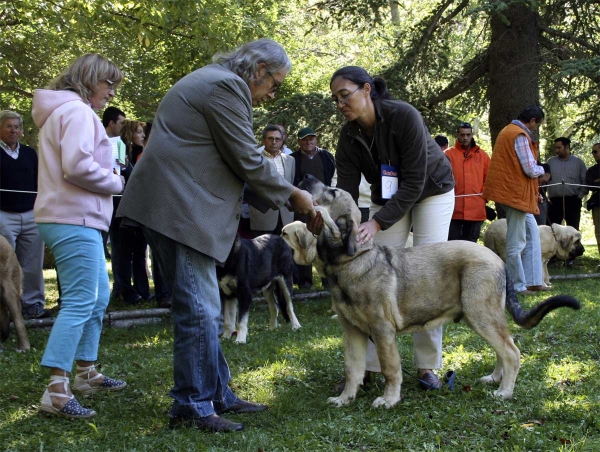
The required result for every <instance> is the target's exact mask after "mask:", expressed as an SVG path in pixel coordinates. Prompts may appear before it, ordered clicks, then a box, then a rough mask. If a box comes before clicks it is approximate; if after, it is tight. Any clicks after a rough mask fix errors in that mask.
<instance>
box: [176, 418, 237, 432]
mask: <svg viewBox="0 0 600 452" xmlns="http://www.w3.org/2000/svg"><path fill="white" fill-rule="evenodd" d="M190 427H191V428H197V429H198V430H204V431H207V432H224V433H227V432H239V431H240V430H243V429H244V425H243V424H239V423H237V422H232V421H230V420H229V419H225V418H224V417H220V416H217V415H216V414H211V415H210V416H206V417H181V416H177V417H172V418H171V419H170V420H169V428H170V429H178V428H190Z"/></svg>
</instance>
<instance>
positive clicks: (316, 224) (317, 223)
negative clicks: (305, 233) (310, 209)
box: [306, 212, 323, 235]
mask: <svg viewBox="0 0 600 452" xmlns="http://www.w3.org/2000/svg"><path fill="white" fill-rule="evenodd" d="M306 229H308V230H309V231H310V232H312V234H313V235H319V234H320V233H321V231H322V230H323V217H322V216H321V212H317V214H316V215H315V216H314V217H312V218H311V219H310V220H308V222H307V223H306Z"/></svg>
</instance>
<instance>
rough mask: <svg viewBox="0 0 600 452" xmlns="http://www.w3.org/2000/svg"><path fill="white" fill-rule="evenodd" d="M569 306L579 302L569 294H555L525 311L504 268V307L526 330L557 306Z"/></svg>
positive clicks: (576, 304) (572, 306) (575, 306)
mask: <svg viewBox="0 0 600 452" xmlns="http://www.w3.org/2000/svg"><path fill="white" fill-rule="evenodd" d="M562 307H569V308H571V309H579V308H580V307H581V305H580V304H579V302H578V301H577V300H576V299H575V298H573V297H570V296H569V295H556V296H554V297H550V298H546V299H545V300H544V301H542V302H541V303H539V304H537V305H535V306H534V307H533V308H531V309H530V310H529V311H525V310H524V309H523V307H522V306H521V305H520V304H519V300H518V299H517V292H516V291H515V288H514V286H513V282H512V278H511V277H510V272H509V271H508V267H507V268H506V308H507V309H508V312H510V315H511V316H512V318H513V319H514V321H515V323H516V324H517V325H519V326H520V327H522V328H525V329H526V330H530V329H531V328H533V327H534V326H536V325H537V324H538V323H540V322H541V321H542V319H543V318H544V317H545V316H546V314H548V313H549V312H550V311H553V310H555V309H557V308H562Z"/></svg>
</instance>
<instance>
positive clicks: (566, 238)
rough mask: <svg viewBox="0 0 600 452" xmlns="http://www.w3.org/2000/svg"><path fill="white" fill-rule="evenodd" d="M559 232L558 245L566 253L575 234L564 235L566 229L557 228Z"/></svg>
mask: <svg viewBox="0 0 600 452" xmlns="http://www.w3.org/2000/svg"><path fill="white" fill-rule="evenodd" d="M559 231H560V239H559V240H558V243H559V244H560V247H561V248H562V249H563V250H565V251H566V252H567V253H568V252H569V251H570V250H571V247H572V246H573V241H574V240H575V234H566V233H565V232H566V229H565V227H563V226H559Z"/></svg>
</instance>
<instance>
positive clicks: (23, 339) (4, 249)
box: [0, 235, 30, 353]
mask: <svg viewBox="0 0 600 452" xmlns="http://www.w3.org/2000/svg"><path fill="white" fill-rule="evenodd" d="M21 280H22V279H21V266H20V265H19V261H18V260H17V255H16V254H15V251H14V250H13V248H12V246H10V243H8V241H7V240H6V239H5V238H4V237H3V236H1V235H0V353H2V352H3V351H4V346H3V345H2V342H4V341H6V339H8V336H9V335H10V319H11V317H12V320H13V323H14V325H15V331H16V332H17V351H18V352H26V351H28V350H29V348H30V345H29V339H28V338H27V330H26V329H25V322H24V320H23V315H22V314H21Z"/></svg>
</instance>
